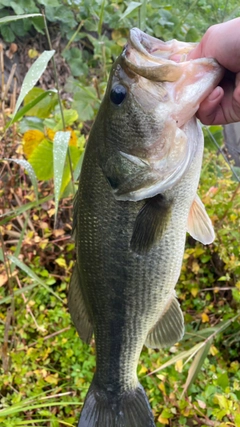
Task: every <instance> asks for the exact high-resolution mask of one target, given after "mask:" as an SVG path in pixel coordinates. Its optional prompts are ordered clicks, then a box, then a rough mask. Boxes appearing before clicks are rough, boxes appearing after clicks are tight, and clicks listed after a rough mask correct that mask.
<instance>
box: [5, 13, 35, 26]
mask: <svg viewBox="0 0 240 427" xmlns="http://www.w3.org/2000/svg"><path fill="white" fill-rule="evenodd" d="M35 16H43V15H42V14H41V13H29V14H27V15H12V16H5V17H4V18H1V19H0V24H5V23H6V22H12V21H17V20H18V19H26V18H34V17H35Z"/></svg>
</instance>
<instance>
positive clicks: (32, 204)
mask: <svg viewBox="0 0 240 427" xmlns="http://www.w3.org/2000/svg"><path fill="white" fill-rule="evenodd" d="M51 199H52V195H51V194H50V195H49V196H46V197H44V198H43V199H39V200H38V201H34V202H29V203H26V204H25V205H23V206H19V207H18V208H17V209H15V210H13V211H10V212H7V213H4V214H2V215H0V225H4V224H7V223H8V222H9V221H11V220H12V219H13V218H16V217H17V216H18V215H21V214H22V213H24V212H26V211H28V210H29V209H32V208H36V207H38V206H40V205H41V204H43V203H46V202H48V201H49V200H51ZM1 218H2V219H1Z"/></svg>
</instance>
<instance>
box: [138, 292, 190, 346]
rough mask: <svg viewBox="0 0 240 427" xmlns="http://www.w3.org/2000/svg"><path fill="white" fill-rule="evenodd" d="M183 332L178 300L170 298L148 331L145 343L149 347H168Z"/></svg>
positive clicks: (180, 336) (182, 320)
mask: <svg viewBox="0 0 240 427" xmlns="http://www.w3.org/2000/svg"><path fill="white" fill-rule="evenodd" d="M183 334H184V319H183V314H182V310H181V308H180V305H179V302H178V301H177V299H176V298H175V297H173V298H171V300H170V301H169V303H168V304H167V306H166V308H165V310H164V312H163V314H162V315H161V317H160V318H159V320H158V322H157V323H156V324H155V325H154V326H153V328H152V329H151V330H150V331H149V334H148V336H147V339H146V342H145V345H146V346H147V347H150V348H163V347H170V346H171V345H174V344H176V342H178V341H180V340H181V339H182V337H183Z"/></svg>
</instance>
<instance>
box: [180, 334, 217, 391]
mask: <svg viewBox="0 0 240 427" xmlns="http://www.w3.org/2000/svg"><path fill="white" fill-rule="evenodd" d="M212 341H213V339H212V338H211V339H210V340H208V341H206V342H205V344H204V346H203V347H202V348H200V350H199V351H198V352H197V354H196V356H195V358H194V360H193V362H192V364H191V366H190V368H189V371H188V376H187V380H186V382H185V385H184V389H183V394H184V393H186V392H187V390H188V389H189V387H190V386H191V384H193V382H194V381H195V379H196V378H197V376H198V373H199V371H200V369H201V367H202V365H203V363H204V360H205V359H206V357H207V355H208V352H209V349H210V347H211V344H212Z"/></svg>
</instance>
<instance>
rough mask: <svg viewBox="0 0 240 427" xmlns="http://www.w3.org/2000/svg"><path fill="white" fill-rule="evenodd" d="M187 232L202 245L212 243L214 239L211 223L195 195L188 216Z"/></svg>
mask: <svg viewBox="0 0 240 427" xmlns="http://www.w3.org/2000/svg"><path fill="white" fill-rule="evenodd" d="M187 231H188V232H189V234H191V236H192V237H193V238H194V239H195V240H198V241H199V242H201V243H203V244H204V245H208V244H210V243H212V242H213V241H214V238H215V234H214V229H213V225H212V222H211V220H210V218H209V216H208V214H207V212H206V210H205V207H204V204H203V203H202V201H201V200H200V198H199V197H198V195H197V194H196V197H195V199H194V201H193V203H192V206H191V208H190V212H189V215H188V224H187Z"/></svg>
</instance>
